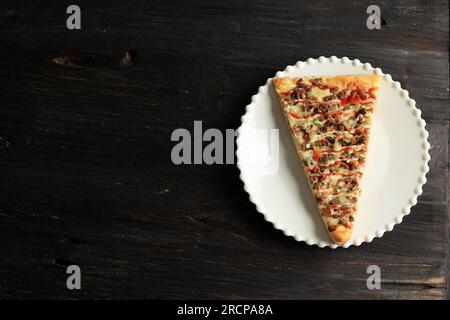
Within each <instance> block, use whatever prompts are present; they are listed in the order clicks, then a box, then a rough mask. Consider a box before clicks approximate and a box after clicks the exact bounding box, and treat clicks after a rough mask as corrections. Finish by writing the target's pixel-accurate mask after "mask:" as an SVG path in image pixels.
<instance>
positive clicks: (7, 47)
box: [0, 0, 450, 299]
mask: <svg viewBox="0 0 450 320" xmlns="http://www.w3.org/2000/svg"><path fill="white" fill-rule="evenodd" d="M330 3H331V2H329V1H324V0H318V1H314V2H310V1H304V2H299V1H293V0H292V1H285V2H283V4H282V5H281V4H280V3H277V2H270V1H260V2H258V3H255V2H247V3H245V2H239V3H236V2H235V3H223V2H220V1H213V2H208V3H201V2H199V3H192V2H191V1H189V2H188V1H173V2H167V1H153V2H148V1H138V2H136V3H135V4H134V5H130V4H123V3H120V2H118V1H113V2H110V1H109V2H106V1H79V2H78V3H77V4H78V5H79V6H80V7H81V8H82V12H83V24H82V30H81V31H73V32H72V31H68V30H67V29H66V28H65V17H66V15H65V7H64V6H62V5H61V4H56V3H53V4H51V3H48V4H47V3H45V4H42V3H36V4H32V5H30V4H29V3H28V2H24V1H17V2H14V3H11V4H8V5H7V6H5V7H3V8H1V9H0V17H1V19H0V28H1V30H2V32H1V33H0V46H1V49H2V50H0V61H2V68H0V86H1V87H2V90H0V105H1V108H0V137H1V140H0V166H1V168H2V171H1V174H0V179H1V180H0V181H1V190H2V192H1V193H0V255H1V256H2V259H0V296H1V297H4V298H15V297H19V298H37V297H45V298H167V299H173V298H205V299H207V298H258V299H259V298H283V299H302V298H303V299H304V298H307V299H321V298H330V299H334V298H339V297H341V298H342V297H344V298H349V299H350V298H354V299H364V298H389V299H395V298H404V299H417V298H424V299H442V298H445V297H446V296H447V297H448V292H447V288H448V285H447V284H448V275H447V272H448V263H449V261H448V250H449V237H448V227H447V225H448V220H449V219H448V214H449V211H448V188H449V171H448V141H449V119H450V118H449V109H448V103H449V96H448V88H449V82H448V75H449V74H448V4H447V2H446V1H433V2H431V1H429V2H426V3H425V4H422V5H419V4H417V3H416V2H415V1H403V0H402V1H396V2H395V3H394V2H388V1H380V2H379V4H378V5H379V6H380V7H381V9H382V16H383V18H384V20H385V21H386V25H384V26H383V28H382V30H377V31H369V30H368V29H367V28H366V26H365V20H366V17H367V15H366V14H365V10H366V7H367V5H368V4H367V3H361V2H359V1H348V2H345V3H342V4H340V5H339V6H335V5H332V7H330ZM129 48H134V49H136V50H137V51H138V52H139V60H138V63H137V65H135V66H133V67H121V66H120V60H121V57H122V55H123V53H124V51H125V50H127V49H129ZM67 51H69V52H70V51H73V52H81V53H83V54H86V53H87V54H89V53H95V54H96V55H97V56H98V57H100V58H101V59H104V61H106V63H104V64H100V65H90V66H87V67H86V68H79V69H78V68H67V67H61V66H58V65H56V64H53V63H52V62H51V59H52V58H54V57H56V56H58V55H59V54H60V53H61V52H67ZM320 55H324V56H329V55H337V56H349V57H350V58H359V59H361V60H362V61H369V62H371V63H372V65H374V66H377V67H381V68H382V69H383V70H384V71H385V72H387V73H390V74H392V76H393V78H394V79H395V80H399V81H400V82H401V83H402V86H403V87H404V88H406V89H407V90H408V91H409V92H410V95H411V96H412V97H413V98H414V99H416V101H417V103H418V106H419V107H420V108H421V110H422V111H423V116H424V118H425V120H426V121H427V129H428V130H429V132H430V139H429V140H430V143H431V146H432V148H431V150H430V153H431V156H432V158H431V161H430V167H431V171H430V172H429V174H428V175H427V179H428V182H427V184H426V185H425V187H424V193H423V195H422V196H420V198H419V203H418V205H417V206H415V207H414V208H413V210H412V213H411V215H410V216H408V217H406V218H405V220H404V222H403V223H402V224H401V225H399V226H396V227H395V229H394V231H392V232H390V233H387V234H386V235H385V236H384V237H383V238H382V239H376V240H374V242H373V243H371V244H364V245H362V246H361V247H357V248H356V247H355V248H350V249H348V250H331V249H319V248H317V247H310V246H307V245H305V244H303V243H297V242H295V241H294V240H292V239H290V238H287V237H285V236H284V235H283V234H282V233H281V232H280V231H277V230H275V229H273V227H272V226H271V225H270V224H269V223H267V222H265V221H264V220H263V218H262V216H261V215H260V214H259V213H257V212H256V210H255V208H254V206H253V205H252V204H251V203H250V202H249V201H248V196H247V195H246V193H245V192H244V191H243V189H242V183H241V182H240V180H239V178H238V170H237V169H236V168H235V167H234V166H205V165H192V166H175V165H173V164H172V163H171V161H170V150H171V148H172V146H173V143H171V142H170V134H171V132H172V131H173V130H174V129H176V128H179V127H184V128H192V125H193V121H194V120H202V121H203V126H204V128H209V127H214V128H219V129H221V130H224V129H226V128H237V127H238V126H239V122H240V116H241V115H242V113H243V112H244V107H245V105H246V104H247V103H248V102H249V99H250V96H251V95H252V94H254V93H255V92H256V90H257V87H258V86H259V85H261V84H263V83H264V82H265V80H266V79H267V78H268V77H271V76H273V74H274V73H275V71H277V70H279V69H282V68H284V67H285V65H287V64H292V63H295V62H296V61H297V60H301V59H303V60H304V59H306V58H308V57H317V56H320ZM71 263H75V264H79V265H80V266H81V268H82V272H83V284H82V285H83V289H82V290H81V291H77V292H74V291H69V290H67V289H66V287H65V279H66V273H65V266H66V265H67V264H71ZM372 264H375V265H378V266H380V268H381V273H382V289H381V290H368V289H367V287H366V279H367V276H368V274H367V273H366V270H367V267H368V266H369V265H372Z"/></svg>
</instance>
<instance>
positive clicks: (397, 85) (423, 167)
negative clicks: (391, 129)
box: [236, 56, 431, 249]
mask: <svg viewBox="0 0 450 320" xmlns="http://www.w3.org/2000/svg"><path fill="white" fill-rule="evenodd" d="M315 63H343V64H353V65H355V66H362V67H363V68H364V69H365V70H371V71H372V72H373V74H377V75H382V76H383V77H384V78H385V79H386V80H387V81H388V82H389V83H391V84H392V85H393V86H395V89H396V90H398V91H399V93H400V94H401V96H402V97H403V98H404V99H406V100H407V102H406V103H407V105H408V106H409V107H411V108H412V109H413V111H414V116H415V117H416V119H417V124H418V126H419V127H420V129H421V133H420V135H421V137H422V143H421V144H422V145H421V147H422V149H423V150H424V153H423V156H422V159H423V163H422V165H421V168H420V169H421V176H420V177H419V179H418V180H417V181H418V184H417V185H416V187H415V188H414V194H413V195H412V196H411V197H410V198H409V200H408V203H407V204H406V205H405V206H404V207H403V209H402V210H401V212H400V213H399V214H398V215H396V216H395V218H394V219H393V221H391V222H390V223H388V224H387V225H386V226H385V228H384V229H378V230H376V231H375V232H374V233H372V234H369V235H367V236H365V237H364V239H361V238H355V239H352V241H349V242H347V243H345V244H344V245H336V244H330V243H327V242H325V241H315V240H314V239H310V238H305V237H302V236H300V235H295V234H294V232H291V231H290V230H289V227H284V226H280V225H278V224H277V223H275V222H274V219H272V217H271V216H270V215H269V214H268V212H267V211H266V209H265V208H264V206H263V205H262V204H261V203H258V201H257V199H256V198H255V195H254V193H252V190H249V185H250V184H249V183H248V182H247V181H248V179H247V178H246V176H245V174H244V173H243V171H242V168H241V166H240V159H241V157H240V150H242V149H241V143H240V137H241V130H242V128H243V127H244V126H245V125H246V123H247V116H248V114H249V113H250V112H252V109H253V108H255V105H256V102H257V101H258V99H259V97H260V95H261V93H262V92H264V91H267V90H268V86H269V85H270V82H271V81H272V78H268V79H267V80H266V83H265V85H263V86H260V87H259V88H258V92H257V93H256V94H255V95H253V96H252V97H251V102H250V103H249V104H248V105H247V106H246V107H245V114H244V115H243V116H242V117H241V125H240V126H239V128H238V129H237V137H236V158H237V162H236V165H237V167H238V169H239V172H240V174H239V178H240V179H241V181H242V183H243V186H244V190H245V191H246V192H247V194H248V195H249V199H250V201H251V202H252V203H253V204H254V205H255V206H256V210H257V211H258V212H259V213H261V214H262V215H263V217H264V219H265V220H266V221H267V222H270V223H271V224H272V225H273V226H274V228H275V229H278V230H281V231H282V232H283V233H284V234H285V235H286V236H288V237H293V238H294V239H295V240H297V241H299V242H305V243H306V244H308V245H317V246H319V247H320V248H324V247H330V248H332V249H335V248H338V247H342V248H348V247H350V246H351V245H354V246H360V245H361V244H362V243H370V242H372V241H373V239H375V238H381V237H382V236H383V235H384V234H385V233H386V232H388V231H392V230H393V229H394V227H395V226H396V225H398V224H400V223H401V222H402V221H403V217H405V216H407V215H409V214H410V213H411V208H412V207H413V206H414V205H416V204H417V198H418V197H419V195H421V194H422V192H423V189H422V187H423V185H424V184H425V183H426V182H427V178H426V174H427V173H428V172H429V170H430V168H429V166H428V162H429V161H430V159H431V156H430V154H429V149H430V143H429V142H428V136H429V133H428V131H427V130H426V128H425V126H426V122H425V120H423V119H422V117H421V114H422V112H421V111H420V109H418V108H417V107H416V102H415V100H414V99H411V98H410V97H409V92H408V91H407V90H405V89H402V87H401V84H400V82H398V81H394V80H393V79H392V77H391V75H390V74H385V73H383V72H382V70H381V69H380V68H373V67H372V65H371V64H370V63H362V62H361V61H360V60H359V59H353V60H352V59H349V58H348V57H342V58H338V57H336V56H331V57H329V58H326V57H324V56H320V57H319V58H317V59H314V58H308V59H307V60H306V61H297V62H296V63H295V65H288V66H287V67H286V68H285V69H284V70H283V71H278V72H276V74H275V76H276V77H282V76H284V73H285V72H286V71H288V70H289V69H292V68H294V67H297V68H301V67H302V66H303V65H304V64H308V65H311V64H315Z"/></svg>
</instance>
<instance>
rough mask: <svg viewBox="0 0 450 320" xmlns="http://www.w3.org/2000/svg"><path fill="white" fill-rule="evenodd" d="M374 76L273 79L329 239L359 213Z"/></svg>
mask: <svg viewBox="0 0 450 320" xmlns="http://www.w3.org/2000/svg"><path fill="white" fill-rule="evenodd" d="M379 81H380V79H379V76H377V75H370V76H332V77H298V78H274V79H273V84H274V86H275V90H276V92H277V95H278V98H279V100H280V102H281V108H282V110H283V113H284V116H285V119H286V123H287V125H288V127H289V129H290V132H291V134H292V138H293V141H294V144H295V147H296V149H297V153H298V156H299V158H300V161H301V163H302V164H303V167H304V170H305V174H306V177H307V179H308V182H309V185H310V187H311V191H312V193H313V195H314V198H315V199H316V203H317V208H318V210H319V213H320V216H321V217H322V219H323V222H324V223H325V227H326V228H327V230H328V233H329V235H330V237H331V239H332V240H333V241H334V242H335V243H337V244H344V243H345V242H347V241H348V240H349V239H350V237H351V235H352V230H353V221H354V219H355V215H356V213H357V211H358V200H359V196H360V192H361V189H360V182H361V177H362V175H363V172H364V164H365V161H366V157H367V147H368V141H369V134H370V128H371V124H372V115H373V111H374V108H375V103H376V98H377V92H378V87H379Z"/></svg>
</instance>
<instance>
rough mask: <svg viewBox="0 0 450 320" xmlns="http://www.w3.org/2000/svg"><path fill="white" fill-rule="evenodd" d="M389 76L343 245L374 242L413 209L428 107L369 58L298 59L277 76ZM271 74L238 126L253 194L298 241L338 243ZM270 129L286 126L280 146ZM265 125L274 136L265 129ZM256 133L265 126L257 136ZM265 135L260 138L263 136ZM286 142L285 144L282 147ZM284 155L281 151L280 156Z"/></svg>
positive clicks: (241, 158) (424, 155) (423, 167)
mask: <svg viewBox="0 0 450 320" xmlns="http://www.w3.org/2000/svg"><path fill="white" fill-rule="evenodd" d="M362 74H379V75H382V80H381V88H380V91H379V96H378V102H377V106H376V109H375V113H374V118H373V127H372V131H371V136H370V143H369V154H368V158H367V162H366V169H365V173H364V176H363V180H362V184H361V189H362V194H361V199H360V204H359V211H358V215H357V217H356V220H355V223H354V231H353V236H352V239H351V240H350V241H348V242H347V243H346V244H345V245H343V247H348V246H350V245H356V246H358V245H360V244H361V243H363V242H371V241H372V240H373V239H374V238H375V237H381V236H382V235H383V234H384V233H385V232H386V231H391V230H392V229H393V227H394V225H395V224H398V223H400V222H401V221H402V219H403V217H404V216H405V215H408V214H409V213H410V210H411V207H412V206H413V205H415V204H416V203H417V197H418V195H420V194H421V193H422V186H423V184H424V183H425V182H426V178H425V174H426V173H427V172H428V170H429V168H428V165H427V163H428V160H429V159H430V156H429V153H428V149H429V146H430V145H429V143H428V141H427V137H428V132H427V131H426V129H425V121H424V120H423V119H422V118H421V116H420V115H421V112H420V110H419V109H417V108H416V106H415V101H414V100H412V99H410V98H409V96H408V92H407V91H406V90H402V88H401V87H400V83H398V82H394V81H393V80H392V78H391V76H390V75H388V74H383V72H382V71H381V69H379V68H373V67H372V66H371V65H370V64H368V63H364V64H363V63H361V62H360V61H359V60H350V59H348V58H346V57H344V58H342V59H338V58H337V57H334V56H333V57H330V58H325V57H320V58H318V59H311V58H310V59H308V60H307V61H306V62H302V61H299V62H297V63H296V64H295V65H294V66H288V67H286V69H285V70H284V71H280V72H277V73H276V75H275V76H277V77H295V76H326V75H362ZM271 80H272V79H267V82H266V84H265V85H264V86H261V87H260V88H259V90H258V93H257V94H256V95H254V96H253V97H252V100H251V103H250V104H249V105H248V106H247V108H246V113H245V115H244V116H243V117H242V124H241V126H240V128H239V130H238V138H237V151H236V155H237V160H238V167H239V169H240V171H241V175H240V177H241V179H242V181H243V182H244V188H245V190H246V191H247V192H248V194H249V196H250V200H251V201H252V202H253V203H254V204H255V205H256V208H257V210H258V211H259V212H261V213H262V214H263V215H264V217H265V219H266V220H267V221H269V222H272V224H273V225H274V227H275V228H277V229H280V230H282V231H283V232H284V233H285V234H286V235H287V236H292V237H294V238H295V239H296V240H298V241H305V242H306V243H307V244H315V245H318V246H319V247H326V246H330V247H332V248H336V247H338V246H337V245H336V244H334V243H333V242H331V240H330V239H329V237H328V235H327V233H326V230H325V228H324V226H323V224H322V221H321V218H320V217H319V215H318V213H317V209H316V207H315V203H314V199H313V197H312V195H311V192H310V190H309V188H308V185H307V181H306V179H305V177H304V174H303V170H302V168H301V164H300V163H299V161H298V159H297V155H296V153H295V148H294V146H293V143H292V141H291V137H290V133H289V131H288V129H287V127H286V124H285V122H284V119H283V115H282V112H281V110H280V107H279V102H278V100H277V98H276V95H275V92H274V89H273V86H272V83H271ZM271 129H279V131H278V133H279V145H278V147H277V145H276V144H272V142H274V141H276V140H277V139H276V136H274V137H273V139H270V137H271V132H275V134H276V132H277V131H270V130H271ZM264 132H266V133H267V134H266V135H267V137H266V136H264ZM255 133H258V135H257V136H256V135H255ZM256 137H258V138H256ZM277 148H279V150H277ZM277 155H278V156H277Z"/></svg>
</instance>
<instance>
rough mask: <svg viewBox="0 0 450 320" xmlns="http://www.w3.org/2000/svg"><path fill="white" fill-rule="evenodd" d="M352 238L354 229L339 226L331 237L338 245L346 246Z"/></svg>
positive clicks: (331, 233)
mask: <svg viewBox="0 0 450 320" xmlns="http://www.w3.org/2000/svg"><path fill="white" fill-rule="evenodd" d="M351 236H352V229H351V228H347V227H345V226H338V227H337V228H336V230H334V231H332V232H330V237H331V239H332V240H333V242H334V243H336V244H345V243H346V242H347V241H348V240H350V238H351Z"/></svg>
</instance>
